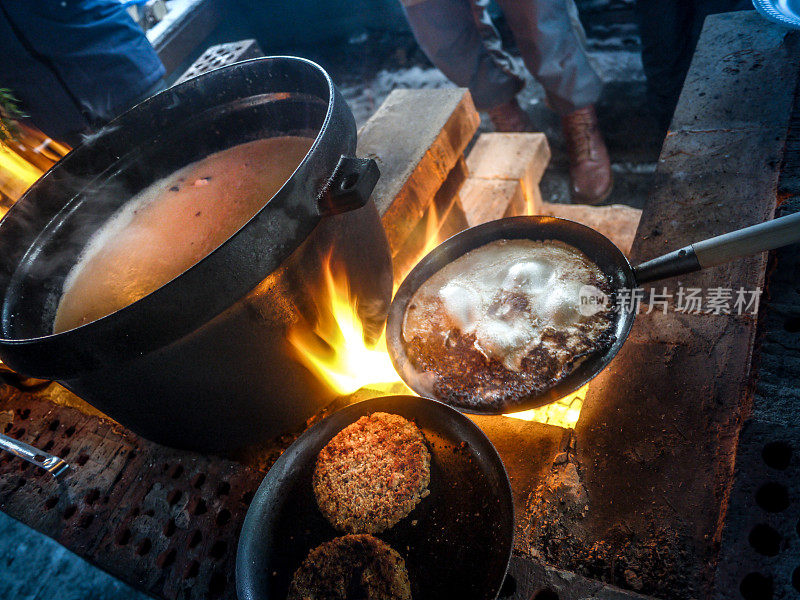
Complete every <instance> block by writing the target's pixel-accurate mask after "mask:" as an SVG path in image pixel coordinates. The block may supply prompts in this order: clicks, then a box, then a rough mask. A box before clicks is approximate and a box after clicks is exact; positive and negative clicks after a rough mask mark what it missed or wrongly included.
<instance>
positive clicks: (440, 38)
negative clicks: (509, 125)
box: [401, 0, 602, 115]
mask: <svg viewBox="0 0 800 600" xmlns="http://www.w3.org/2000/svg"><path fill="white" fill-rule="evenodd" d="M401 1H402V2H403V4H404V7H405V11H406V15H407V16H408V22H409V23H410V24H411V29H412V30H413V31H414V36H415V37H416V39H417V42H418V43H419V45H420V46H421V47H422V49H423V51H424V52H425V54H426V55H427V56H428V58H429V59H430V60H431V62H432V63H433V64H434V65H436V67H437V68H438V69H439V70H440V71H442V73H444V74H445V75H446V76H447V77H448V78H449V79H450V80H451V81H453V82H454V83H455V84H456V85H459V86H462V87H468V88H469V90H470V92H471V93H472V98H473V100H474V101H475V106H476V107H477V108H478V109H480V110H486V109H489V108H493V107H495V106H497V105H499V104H502V103H504V102H507V101H509V100H511V99H512V98H513V97H514V96H516V94H517V93H518V92H519V91H520V90H521V89H522V88H523V86H524V85H525V81H524V79H523V78H522V77H521V76H520V74H519V72H518V71H517V70H516V69H515V67H514V64H513V62H512V61H511V58H510V57H509V55H508V54H506V52H505V51H504V50H503V48H502V45H501V42H500V36H499V35H498V33H497V30H496V29H495V28H494V25H493V24H492V21H491V19H490V18H489V14H488V12H487V10H486V7H487V5H488V4H489V0H401ZM496 1H497V4H498V5H499V6H500V8H501V9H502V11H503V13H504V14H505V16H506V19H507V21H508V25H509V27H510V28H511V31H512V32H513V34H514V39H515V40H516V42H517V46H518V47H519V50H520V53H521V54H522V59H523V60H524V62H525V66H526V67H527V68H528V71H530V73H531V74H532V75H533V76H534V77H535V78H536V80H537V81H539V83H541V84H542V87H544V89H545V93H546V98H547V104H548V105H549V106H550V107H551V108H552V109H553V110H555V111H556V112H557V113H559V114H561V115H565V114H568V113H570V112H572V111H574V110H577V109H579V108H583V107H585V106H588V105H590V104H594V103H595V102H596V101H597V99H598V98H599V97H600V91H601V89H602V82H601V81H600V78H599V77H598V76H597V73H596V72H595V71H594V69H593V68H592V66H591V65H590V64H589V60H588V57H587V55H586V50H585V48H584V45H583V29H582V28H581V26H580V22H579V21H578V18H577V9H576V8H575V4H574V2H573V0H496Z"/></svg>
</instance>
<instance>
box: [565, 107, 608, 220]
mask: <svg viewBox="0 0 800 600" xmlns="http://www.w3.org/2000/svg"><path fill="white" fill-rule="evenodd" d="M561 127H562V128H563V130H564V141H565V142H566V144H567V153H568V154H569V176H570V179H571V180H572V201H573V202H577V203H579V204H600V203H601V202H602V201H603V200H605V199H606V198H608V195H609V194H610V193H611V188H612V186H613V184H614V180H613V177H612V175H611V161H610V160H609V158H608V150H606V145H605V143H604V142H603V136H602V135H600V130H599V129H598V127H597V115H596V114H595V112H594V106H587V107H586V108H581V109H578V110H576V111H575V112H572V113H570V114H568V115H566V116H564V117H562V118H561Z"/></svg>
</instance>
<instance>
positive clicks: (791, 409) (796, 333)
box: [715, 93, 800, 600]
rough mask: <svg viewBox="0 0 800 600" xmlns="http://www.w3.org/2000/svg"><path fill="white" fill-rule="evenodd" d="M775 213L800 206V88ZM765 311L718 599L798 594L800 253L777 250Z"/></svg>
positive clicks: (724, 543)
mask: <svg viewBox="0 0 800 600" xmlns="http://www.w3.org/2000/svg"><path fill="white" fill-rule="evenodd" d="M779 195H780V197H781V198H782V200H783V202H782V204H781V206H780V207H779V209H778V215H786V214H791V213H794V212H798V211H800V95H798V94H797V93H796V94H795V101H794V106H793V108H792V117H791V124H790V131H789V135H788V137H787V143H786V149H785V154H784V162H783V168H782V171H781V178H780V183H779ZM765 296H766V297H767V300H766V302H765V303H764V304H763V306H762V310H761V313H762V314H761V316H760V319H761V320H760V324H759V327H760V342H761V343H760V347H759V356H758V364H759V368H758V382H757V384H756V387H755V393H754V397H753V412H752V415H751V418H750V421H749V422H748V423H747V424H746V425H745V426H744V428H743V430H742V434H741V437H740V440H739V447H738V452H737V457H736V472H735V475H734V479H735V483H734V487H733V490H732V492H731V498H730V504H729V508H728V513H727V515H726V524H725V530H724V532H723V537H722V546H721V552H720V561H719V567H718V571H717V576H716V592H715V598H717V599H718V600H773V599H775V600H778V599H783V598H797V597H799V596H800V552H798V548H800V385H799V384H798V382H800V252H799V251H798V249H797V246H793V247H788V248H784V249H782V250H779V251H777V252H776V253H775V255H774V257H773V261H772V270H771V273H770V275H769V279H768V283H767V290H766V294H765Z"/></svg>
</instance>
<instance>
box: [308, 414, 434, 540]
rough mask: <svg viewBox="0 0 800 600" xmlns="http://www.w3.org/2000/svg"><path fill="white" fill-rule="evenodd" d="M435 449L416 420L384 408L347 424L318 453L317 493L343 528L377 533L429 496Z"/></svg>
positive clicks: (327, 512) (326, 510) (319, 501)
mask: <svg viewBox="0 0 800 600" xmlns="http://www.w3.org/2000/svg"><path fill="white" fill-rule="evenodd" d="M430 465H431V454H430V452H429V451H428V448H427V446H426V445H425V437H424V436H423V435H422V432H421V431H420V430H419V429H418V428H417V426H416V425H414V424H413V423H411V422H410V421H407V420H406V419H404V418H403V417H401V416H398V415H391V414H388V413H383V412H376V413H372V414H371V415H369V416H366V417H361V418H360V419H359V420H358V421H356V422H355V423H353V424H351V425H348V426H347V427H345V428H344V429H342V430H341V431H340V432H339V433H338V434H336V436H335V437H334V438H333V439H332V440H331V441H330V442H329V443H328V445H327V446H325V447H324V448H323V449H322V451H321V452H320V453H319V456H318V457H317V464H316V467H315V468H314V478H313V486H314V495H315V496H316V499H317V504H318V506H319V508H320V510H321V511H322V514H323V515H325V517H326V518H327V519H328V521H330V523H331V524H332V525H333V526H334V527H335V528H336V529H338V530H340V531H344V532H347V533H378V532H381V531H384V530H386V529H388V528H389V527H392V526H393V525H394V524H395V523H397V522H398V521H399V520H400V519H402V518H403V517H405V516H406V515H408V513H410V512H411V511H412V510H413V509H414V507H415V506H416V505H417V504H418V503H419V501H420V500H421V499H422V498H424V497H425V496H427V495H428V493H429V491H428V484H429V483H430V477H431V472H430Z"/></svg>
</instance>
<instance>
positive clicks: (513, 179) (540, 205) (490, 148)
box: [461, 133, 642, 254]
mask: <svg viewBox="0 0 800 600" xmlns="http://www.w3.org/2000/svg"><path fill="white" fill-rule="evenodd" d="M549 160H550V147H549V146H548V144H547V138H546V137H545V136H544V134H541V133H484V134H482V135H481V136H480V137H479V138H478V141H477V142H476V143H475V146H474V147H473V149H472V151H471V152H470V154H469V157H468V158H467V166H468V167H469V173H470V177H469V179H468V180H467V181H466V183H465V184H464V187H463V188H462V190H461V203H462V205H463V207H464V211H465V212H466V213H467V220H468V221H469V224H470V226H473V225H480V224H481V223H485V222H487V221H491V220H494V219H501V218H503V217H510V216H516V215H526V214H539V215H550V216H554V217H561V218H563V219H569V220H570V221H577V222H578V223H582V224H583V225H587V226H588V227H591V228H592V229H596V230H597V231H599V232H600V233H602V234H603V235H605V236H606V237H607V238H609V239H610V240H611V241H612V242H614V243H615V244H616V245H617V246H618V247H619V248H620V249H621V250H622V251H623V252H625V253H626V254H628V253H629V252H630V249H631V246H632V244H633V238H634V236H635V234H636V228H637V227H638V226H639V219H640V218H641V214H642V211H641V210H639V209H636V208H632V207H630V206H625V205H621V204H613V205H610V206H588V205H584V204H555V203H552V202H544V201H543V200H542V196H541V193H540V191H539V181H540V180H541V177H542V174H543V173H544V170H545V169H546V168H547V163H548V161H549Z"/></svg>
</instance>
